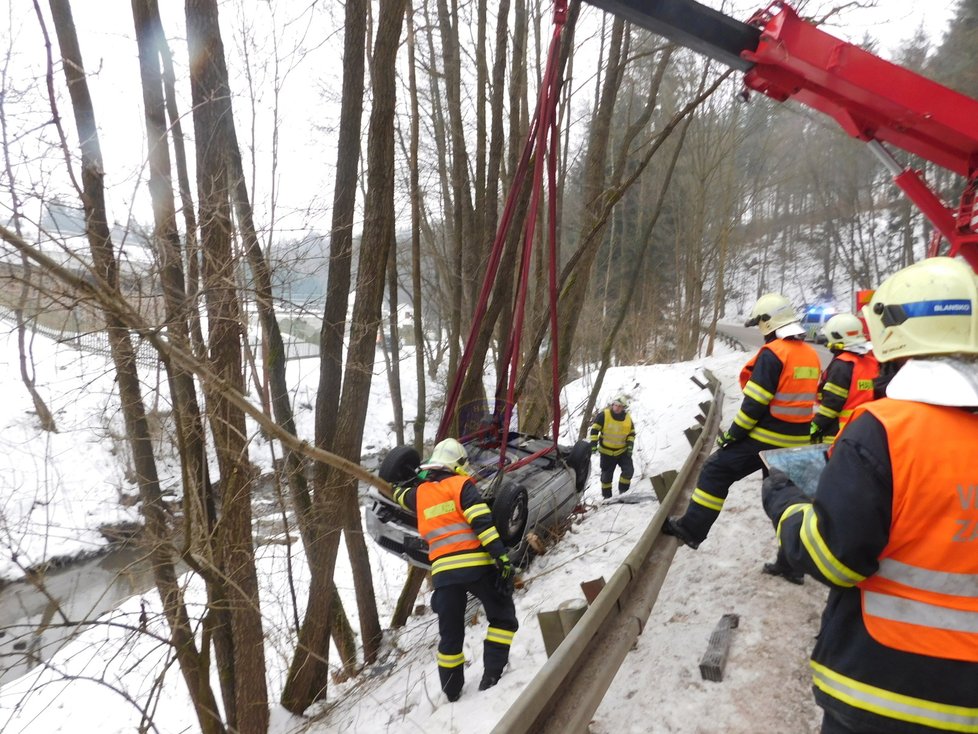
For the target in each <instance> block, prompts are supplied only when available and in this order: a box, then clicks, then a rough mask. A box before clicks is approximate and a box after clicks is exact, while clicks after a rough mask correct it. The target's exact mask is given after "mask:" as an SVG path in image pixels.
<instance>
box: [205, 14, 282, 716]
mask: <svg viewBox="0 0 978 734" xmlns="http://www.w3.org/2000/svg"><path fill="white" fill-rule="evenodd" d="M186 16H187V41H188V47H189V52H190V58H191V59H194V60H195V62H194V63H193V64H191V65H190V81H191V96H192V100H193V105H194V113H193V118H194V130H195V133H196V141H197V189H198V197H197V198H198V201H199V206H200V215H199V217H198V221H199V222H200V227H201V238H200V241H201V251H202V254H203V267H202V275H203V282H204V286H205V293H206V296H207V318H208V332H209V334H208V347H209V352H210V359H211V362H212V366H213V369H214V371H215V372H216V373H217V375H218V376H219V378H220V379H221V380H222V382H224V384H226V385H228V386H230V387H231V388H232V389H234V390H235V391H237V392H239V393H244V390H245V381H244V374H243V369H242V357H241V339H240V334H241V309H240V306H239V303H238V299H237V292H236V288H235V270H236V268H237V262H236V260H235V258H234V253H233V251H232V247H231V239H232V228H231V197H232V191H231V190H229V184H230V181H231V177H230V171H229V168H228V167H229V153H230V150H231V146H232V144H233V142H234V141H233V140H231V139H229V136H228V130H227V127H226V124H225V121H226V120H227V118H229V117H230V115H231V94H230V89H229V86H228V75H227V66H226V64H225V61H224V46H223V42H222V39H221V32H220V25H219V22H218V11H217V4H216V0H187V2H186ZM204 391H205V393H206V394H207V398H208V418H209V420H210V425H211V432H212V434H213V437H214V446H215V450H216V454H217V461H218V466H219V468H220V472H221V522H220V523H219V525H218V538H217V540H218V542H219V543H220V548H221V551H222V553H223V558H222V559H221V560H222V561H223V564H222V569H223V571H224V573H225V574H226V575H227V587H228V602H229V603H230V608H229V613H230V619H231V638H232V642H233V647H234V650H233V656H234V708H235V724H234V726H235V728H237V729H238V731H240V732H242V733H243V734H250V733H251V732H255V733H259V732H265V731H266V730H267V729H268V692H267V689H266V684H265V653H264V635H263V633H262V624H261V609H260V606H259V600H258V578H257V575H256V572H255V558H254V548H253V547H252V538H251V520H252V513H251V489H252V486H253V483H254V479H255V472H254V470H253V468H252V466H251V464H250V462H249V461H248V443H247V441H248V438H247V429H246V426H245V420H244V413H243V412H242V411H241V409H240V408H238V407H236V406H235V405H233V404H232V403H231V402H230V401H229V400H228V399H227V397H226V396H225V394H224V393H223V391H220V390H217V389H215V388H214V386H212V385H208V384H207V383H206V382H205V383H204ZM225 703H226V704H227V702H225ZM229 723H230V716H229Z"/></svg>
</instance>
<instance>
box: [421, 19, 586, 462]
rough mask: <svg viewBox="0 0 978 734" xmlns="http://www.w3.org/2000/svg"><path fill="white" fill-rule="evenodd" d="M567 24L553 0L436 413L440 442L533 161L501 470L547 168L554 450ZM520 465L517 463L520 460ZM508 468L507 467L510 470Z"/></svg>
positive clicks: (509, 349) (507, 371)
mask: <svg viewBox="0 0 978 734" xmlns="http://www.w3.org/2000/svg"><path fill="white" fill-rule="evenodd" d="M566 22H567V0H555V2H554V31H553V36H552V38H551V41H550V48H549V51H548V54H547V66H546V70H545V73H544V76H543V79H542V80H541V84H540V91H539V94H538V97H537V108H536V111H535V113H534V116H533V121H532V122H531V124H530V130H529V132H528V134H527V138H526V142H525V143H524V146H523V152H522V155H521V157H520V160H519V163H518V165H517V168H516V172H515V175H514V176H513V183H512V186H511V188H510V191H509V195H508V196H507V198H506V205H505V207H504V209H503V214H502V217H501V218H500V222H499V227H498V228H497V231H496V236H495V239H494V241H493V246H492V250H491V252H490V256H489V261H488V263H487V265H486V274H485V278H484V279H483V282H482V289H481V291H480V294H479V300H478V301H477V304H476V309H475V313H474V314H473V318H472V327H471V329H470V330H469V335H468V338H467V339H466V343H465V349H464V351H463V353H462V358H461V360H460V362H459V367H458V370H457V371H456V374H455V379H454V380H453V382H452V387H451V389H450V391H449V395H448V399H447V401H446V403H445V412H444V414H443V415H442V419H441V423H440V424H439V426H438V433H437V439H438V440H441V439H443V438H445V437H446V436H447V434H448V431H449V428H450V427H451V424H452V416H453V415H454V413H455V409H456V407H457V405H458V399H459V395H460V393H461V390H462V383H463V381H464V376H465V374H466V372H467V371H468V369H469V367H470V366H471V363H472V356H473V352H474V350H475V343H476V338H477V333H478V330H479V327H480V324H481V323H482V319H483V318H484V317H485V314H486V311H487V309H488V303H489V296H490V294H491V292H492V286H493V284H494V283H495V281H496V276H497V274H498V271H499V264H500V262H501V260H502V254H503V250H504V248H505V242H506V237H507V235H508V234H509V231H510V228H511V227H512V224H513V219H514V217H515V212H516V206H517V199H518V197H519V192H520V190H521V189H522V187H523V184H524V182H525V180H526V176H527V174H528V172H529V165H530V161H531V160H533V179H532V192H531V196H530V204H529V208H528V212H527V219H526V222H525V224H524V227H523V249H522V252H521V262H520V277H519V283H518V288H517V292H516V295H515V301H514V307H513V328H512V333H511V335H510V339H509V341H508V343H507V346H506V351H505V353H504V358H503V359H502V360H501V364H502V365H503V374H501V375H500V377H499V381H498V383H497V384H498V387H497V394H496V398H497V400H496V403H497V406H498V405H499V403H500V401H501V400H500V399H501V398H502V397H503V396H502V388H503V385H504V384H505V383H507V378H508V385H507V389H506V396H505V400H502V403H503V406H504V407H503V414H502V415H501V416H500V415H498V407H497V412H496V414H494V416H493V417H494V420H495V421H497V427H498V428H499V429H500V436H501V439H502V446H501V449H500V466H502V464H503V462H504V458H505V452H506V436H507V434H508V431H507V430H505V427H507V426H509V423H510V420H511V418H512V409H513V404H514V402H515V398H516V379H517V371H518V370H517V366H518V360H519V355H520V338H521V335H522V331H523V324H524V320H525V312H526V297H527V293H528V291H529V277H530V265H531V263H532V257H531V256H532V250H533V233H534V230H535V228H536V223H537V217H538V214H539V209H540V199H541V197H542V195H543V173H544V166H546V170H547V185H548V220H549V221H548V223H547V239H548V243H549V248H548V249H549V267H548V289H549V306H550V308H549V310H550V330H551V357H552V360H551V383H552V388H553V389H552V396H551V397H552V400H553V415H554V419H553V440H554V445H553V447H551V449H549V450H552V449H553V448H555V447H556V442H557V436H558V433H559V429H560V386H559V384H558V379H557V376H558V368H557V364H558V349H557V224H556V219H557V154H558V145H557V142H558V135H557V133H558V131H557V114H556V111H557V101H558V99H559V97H560V88H561V85H562V81H563V80H562V78H561V65H560V47H561V39H562V37H563V31H564V27H565V25H566ZM520 463H521V464H522V463H523V462H520ZM510 468H513V466H511V467H510Z"/></svg>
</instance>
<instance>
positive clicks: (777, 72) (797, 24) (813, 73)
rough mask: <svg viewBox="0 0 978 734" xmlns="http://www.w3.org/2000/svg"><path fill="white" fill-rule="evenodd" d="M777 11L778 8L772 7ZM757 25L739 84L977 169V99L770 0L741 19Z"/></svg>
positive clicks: (946, 162) (866, 136)
mask: <svg viewBox="0 0 978 734" xmlns="http://www.w3.org/2000/svg"><path fill="white" fill-rule="evenodd" d="M775 8H777V9H778V12H777V13H774V12H772V10H773V9H775ZM748 23H750V24H756V25H759V26H760V27H761V29H762V30H761V36H760V42H759V44H758V46H757V49H756V50H755V51H744V52H743V53H742V54H741V55H742V57H743V58H745V59H747V60H749V61H751V62H753V64H754V65H753V66H752V67H751V68H750V69H749V70H748V71H747V73H746V74H745V75H744V84H745V85H746V86H747V87H748V88H750V89H754V90H756V91H758V92H761V93H763V94H765V95H767V96H768V97H771V98H773V99H776V100H778V101H784V100H786V99H795V100H797V101H798V102H801V103H802V104H804V105H806V106H808V107H812V108H814V109H816V110H818V111H820V112H824V113H825V114H826V115H829V116H830V117H832V118H833V119H834V120H835V121H836V122H838V123H839V125H841V126H842V128H843V129H844V130H845V131H846V132H847V133H848V134H849V135H851V136H853V137H855V138H859V139H860V140H866V141H869V140H879V141H882V142H886V143H890V144H892V145H894V146H896V147H898V148H900V149H902V150H906V151H908V152H910V153H913V154H915V155H919V156H920V157H921V158H924V159H926V160H929V161H932V162H933V163H936V164H937V165H939V166H942V167H943V168H947V169H949V170H951V171H954V172H955V173H958V174H961V175H962V176H966V177H971V175H972V174H973V173H974V171H975V168H976V166H978V125H976V121H978V100H974V99H972V98H971V97H967V96H965V95H963V94H959V93H958V92H955V91H954V90H952V89H948V88H947V87H945V86H942V85H940V84H938V83H937V82H934V81H931V80H930V79H927V78H926V77H923V76H921V75H920V74H915V73H914V72H912V71H910V70H909V69H905V68H903V67H901V66H897V65H896V64H892V63H890V62H889V61H885V60H883V59H881V58H879V57H878V56H874V55H873V54H871V53H869V52H868V51H864V50H863V49H861V48H859V47H858V46H855V45H853V44H851V43H846V42H845V41H841V40H839V39H838V38H835V37H833V36H831V35H829V34H828V33H826V32H825V31H822V30H820V29H819V28H817V27H816V26H814V25H812V24H811V23H808V22H806V21H804V20H802V19H801V18H799V17H798V14H797V13H795V11H794V10H793V9H792V8H791V7H789V6H788V5H786V4H785V3H783V2H773V3H771V5H769V6H768V8H767V9H765V10H763V11H760V12H759V13H756V14H755V15H754V16H753V17H752V18H751V19H750V20H749V21H748Z"/></svg>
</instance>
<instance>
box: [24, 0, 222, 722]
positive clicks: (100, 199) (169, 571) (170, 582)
mask: <svg viewBox="0 0 978 734" xmlns="http://www.w3.org/2000/svg"><path fill="white" fill-rule="evenodd" d="M50 7H51V16H52V18H53V20H54V27H55V31H56V33H57V36H58V43H59V46H60V48H61V56H62V59H63V62H64V63H63V67H64V72H65V79H66V82H67V86H68V92H69V96H70V98H71V104H72V108H73V110H74V116H75V125H76V127H77V130H78V137H79V140H80V141H81V161H82V175H81V180H82V191H81V192H80V193H81V197H82V202H83V204H84V209H85V225H86V235H87V237H88V241H89V246H90V248H91V252H92V261H93V263H94V271H95V275H96V277H97V278H98V279H99V281H100V286H104V287H107V288H110V289H112V290H114V291H115V290H118V264H117V263H116V261H115V256H114V248H113V244H112V239H111V235H110V233H109V227H108V222H107V217H106V210H105V190H104V184H103V176H104V173H103V166H102V154H101V148H100V144H99V137H98V128H97V126H96V123H95V110H94V108H93V106H92V99H91V95H90V93H89V90H88V84H87V81H86V77H85V67H84V64H83V62H82V57H81V49H80V47H79V44H78V37H77V34H76V32H75V25H74V20H73V18H72V14H71V6H70V4H69V3H68V0H50ZM35 9H36V10H37V11H38V17H39V18H40V9H39V8H38V7H37V4H36V2H35ZM53 102H54V101H53V100H52V104H53ZM105 318H106V325H107V330H108V335H109V347H110V351H111V354H112V359H113V362H114V364H115V367H116V374H117V382H118V384H119V397H120V401H121V403H122V413H123V417H124V420H125V424H126V433H127V435H128V436H129V440H130V445H131V447H132V453H133V466H134V468H135V470H136V476H137V482H138V484H139V489H140V497H141V499H142V512H143V515H144V517H145V518H146V529H147V534H148V535H149V539H150V543H151V550H150V553H151V557H152V562H153V573H154V577H155V581H156V585H157V589H158V591H159V594H160V598H161V600H162V603H163V609H164V613H165V615H166V617H167V621H168V623H169V625H170V633H171V641H172V644H173V645H174V649H175V652H176V655H177V659H178V661H179V665H180V669H181V672H182V673H183V676H184V680H185V681H186V683H187V687H188V690H189V692H190V696H191V700H192V701H193V704H194V707H195V709H196V710H197V716H198V721H199V723H200V725H201V728H202V730H203V731H205V732H208V734H210V733H212V732H213V733H217V732H223V731H224V727H223V725H222V723H221V721H220V719H219V717H218V713H217V711H218V708H217V705H216V702H215V700H214V697H213V694H212V692H211V689H210V686H209V685H207V683H206V678H207V676H206V670H207V666H206V665H204V664H203V663H202V660H204V659H206V658H205V657H202V656H201V654H200V653H199V652H198V651H197V647H196V642H195V640H194V634H193V631H192V628H191V625H190V621H189V617H188V615H187V611H186V608H185V606H184V604H183V592H182V589H181V587H180V586H179V585H178V583H177V577H176V568H175V566H174V563H173V553H172V551H173V548H172V546H171V545H170V543H169V538H170V537H171V535H172V529H171V528H170V527H169V523H168V520H167V512H166V509H165V507H164V506H163V502H162V493H161V491H160V484H159V477H158V475H157V470H156V460H155V458H154V457H153V450H152V439H151V437H150V435H149V427H148V424H147V421H146V413H145V408H144V406H143V401H142V395H141V391H140V383H139V375H138V374H137V371H136V361H135V351H134V349H133V346H132V342H131V341H130V339H129V334H128V330H127V329H126V328H125V326H124V325H123V324H122V322H121V320H120V319H119V318H118V316H117V315H115V314H113V313H111V312H108V311H106V312H105Z"/></svg>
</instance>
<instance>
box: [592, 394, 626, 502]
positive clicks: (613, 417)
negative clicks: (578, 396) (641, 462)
mask: <svg viewBox="0 0 978 734" xmlns="http://www.w3.org/2000/svg"><path fill="white" fill-rule="evenodd" d="M590 439H591V453H599V454H601V460H600V461H601V496H602V497H604V498H605V499H608V498H610V497H611V487H612V485H613V484H614V479H615V469H616V468H620V469H621V474H619V475H618V494H625V492H627V491H628V489H629V487H630V486H631V483H632V475H633V474H634V473H635V466H634V465H633V464H632V451H633V449H634V448H635V423H634V422H633V421H632V416H631V414H630V413H629V412H628V398H627V397H626V396H624V395H619V396H618V397H616V398H615V399H614V400H612V401H611V404H610V405H609V406H608V407H607V408H605V409H604V410H602V411H601V412H600V413H598V414H597V415H596V416H594V422H593V423H592V424H591V434H590Z"/></svg>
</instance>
